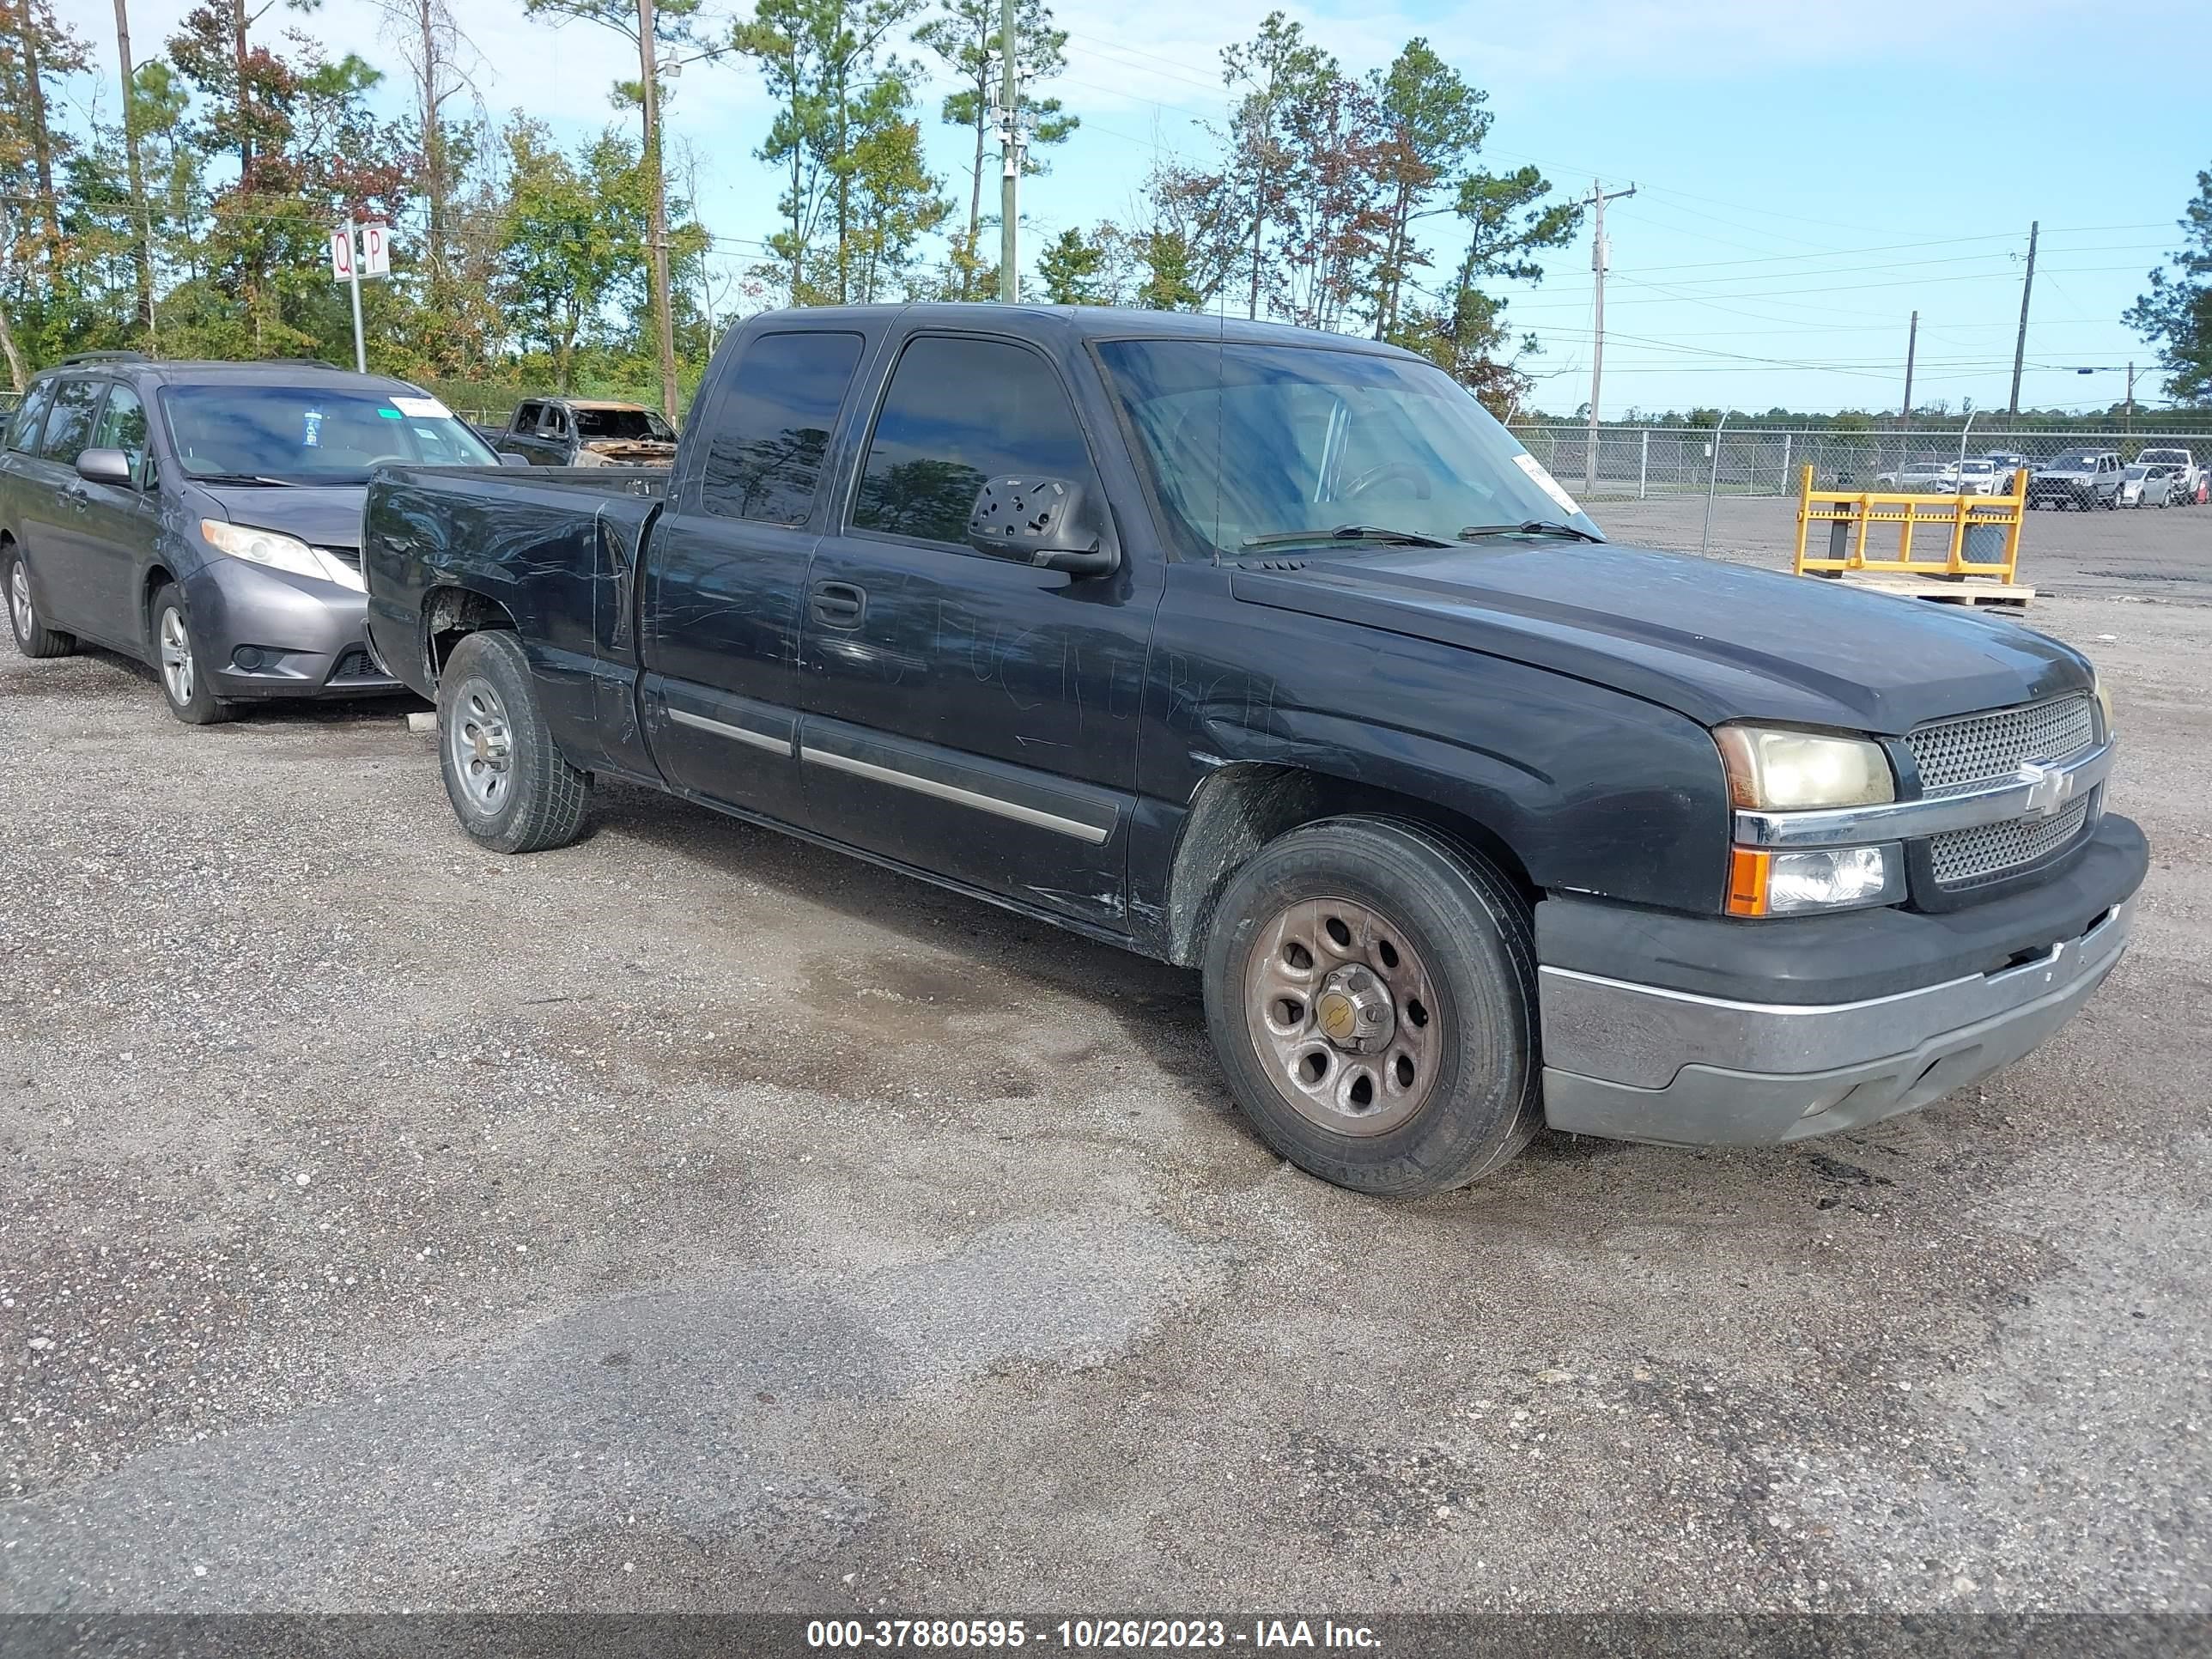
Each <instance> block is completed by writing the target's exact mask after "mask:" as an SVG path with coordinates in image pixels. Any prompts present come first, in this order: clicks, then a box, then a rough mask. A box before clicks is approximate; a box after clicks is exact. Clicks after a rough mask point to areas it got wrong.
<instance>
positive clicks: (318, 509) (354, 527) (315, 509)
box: [192, 483, 368, 547]
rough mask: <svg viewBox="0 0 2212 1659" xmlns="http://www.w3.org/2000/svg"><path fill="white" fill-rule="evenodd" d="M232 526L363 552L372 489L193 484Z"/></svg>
mask: <svg viewBox="0 0 2212 1659" xmlns="http://www.w3.org/2000/svg"><path fill="white" fill-rule="evenodd" d="M192 487H193V488H194V489H197V490H198V491H199V492H200V493H201V494H202V495H205V496H207V497H208V498H209V499H210V501H214V502H215V504H216V506H217V507H221V508H222V515H223V517H225V518H227V519H228V520H230V521H231V522H232V523H233V524H243V525H251V526H253V527H254V528H255V529H257V530H277V531H282V532H283V533H284V534H285V535H287V536H297V537H298V538H300V539H301V541H303V542H307V543H311V544H313V545H314V546H317V547H359V546H360V545H361V512H362V506H363V504H365V503H366V502H367V501H368V485H367V484H365V483H357V484H307V485H290V486H287V485H283V484H195V485H193V486H192Z"/></svg>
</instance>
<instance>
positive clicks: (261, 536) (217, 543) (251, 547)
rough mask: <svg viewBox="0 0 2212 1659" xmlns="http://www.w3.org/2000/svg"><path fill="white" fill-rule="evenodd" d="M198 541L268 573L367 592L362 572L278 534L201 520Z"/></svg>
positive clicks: (319, 550) (294, 538) (239, 525)
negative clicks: (309, 579)
mask: <svg viewBox="0 0 2212 1659" xmlns="http://www.w3.org/2000/svg"><path fill="white" fill-rule="evenodd" d="M200 539H201V540H202V541H204V542H205V543H206V544H208V545H209V546H210V547H212V548H213V549H215V550H216V552H218V553H226V554H228V555H229V556H231V557H232V558H234V559H244V560H246V561H247V562H249V563H252V564H258V565H266V566H267V567H268V568H270V569H271V570H288V571H289V572H290V573H291V574H294V575H295V576H312V577H313V578H314V579H315V580H317V581H325V582H336V583H337V585H338V586H340V587H350V588H352V589H353V590H354V592H356V593H359V592H366V591H367V586H368V585H367V584H366V583H365V582H363V581H362V576H361V572H359V571H358V570H356V569H355V568H353V567H352V566H351V565H349V564H348V563H346V562H345V561H344V560H343V559H335V558H332V557H331V556H330V555H329V554H327V553H325V552H324V551H323V550H322V549H320V548H319V547H310V546H308V545H307V543H305V542H303V541H301V539H300V538H298V537H296V536H287V535H285V534H283V532H281V531H276V530H257V529H255V528H254V527H253V526H252V525H244V524H230V523H227V522H226V521H224V520H222V519H202V520H200Z"/></svg>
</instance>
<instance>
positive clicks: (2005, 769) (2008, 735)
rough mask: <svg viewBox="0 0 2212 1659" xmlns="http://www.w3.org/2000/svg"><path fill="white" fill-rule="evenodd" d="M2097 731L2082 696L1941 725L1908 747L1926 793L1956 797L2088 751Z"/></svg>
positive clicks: (1923, 729)
mask: <svg viewBox="0 0 2212 1659" xmlns="http://www.w3.org/2000/svg"><path fill="white" fill-rule="evenodd" d="M2096 730H2097V728H2096V721H2095V719H2094V717H2093V715H2092V714H2090V712H2089V699H2088V698H2087V696H2080V695H2076V696H2067V697H2052V698H2051V699H2049V700H2048V701H2046V702H2030V703H2022V704H2021V706H2020V707H2018V708H2000V709H1998V710H1996V712H1995V713H1993V714H1967V715H1965V716H1962V717H1961V718H1960V719H1958V720H1938V721H1936V723H1935V724H1934V725H1932V726H1922V727H1920V728H1919V729H1918V730H1917V731H1916V732H1913V733H1912V735H1911V737H1909V738H1906V739H1905V743H1906V744H1907V746H1908V747H1910V748H1911V750H1912V758H1913V760H1914V761H1915V762H1916V763H1917V764H1918V766H1919V768H1920V792H1921V793H1923V795H1955V794H1958V793H1961V792H1962V791H1965V790H1968V789H1972V788H1976V787H1979V786H1980V785H1983V784H1987V783H1997V782H2001V781H2004V780H2006V779H2008V778H2010V777H2011V776H2012V775H2014V774H2015V773H2016V772H2018V771H2019V770H2020V766H2021V762H2022V761H2046V762H2047V761H2057V760H2064V759H2065V758H2066V757H2068V756H2069V755H2073V754H2076V753H2078V752H2080V751H2081V750H2084V749H2087V747H2088V746H2089V744H2091V743H2092V742H2093V741H2094V740H2095V738H2096Z"/></svg>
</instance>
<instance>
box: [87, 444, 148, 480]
mask: <svg viewBox="0 0 2212 1659" xmlns="http://www.w3.org/2000/svg"><path fill="white" fill-rule="evenodd" d="M76 476H77V477H80V478H82V479H83V480H84V481H85V482H86V483H96V484H120V485H121V486H122V487H123V488H124V489H130V488H131V485H132V484H134V483H137V477H135V476H134V475H133V474H132V471H131V458H130V457H129V456H128V455H126V454H125V453H123V452H122V451H121V450H119V449H87V450H83V451H82V452H80V453H79V454H78V455H77V458H76Z"/></svg>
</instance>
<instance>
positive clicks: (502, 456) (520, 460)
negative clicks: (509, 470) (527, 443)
mask: <svg viewBox="0 0 2212 1659" xmlns="http://www.w3.org/2000/svg"><path fill="white" fill-rule="evenodd" d="M493 453H495V454H496V455H497V456H498V457H499V464H500V465H501V466H528V465H530V458H529V457H528V456H527V455H518V454H516V453H514V452H513V450H511V449H501V450H495V451H494V452H493Z"/></svg>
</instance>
